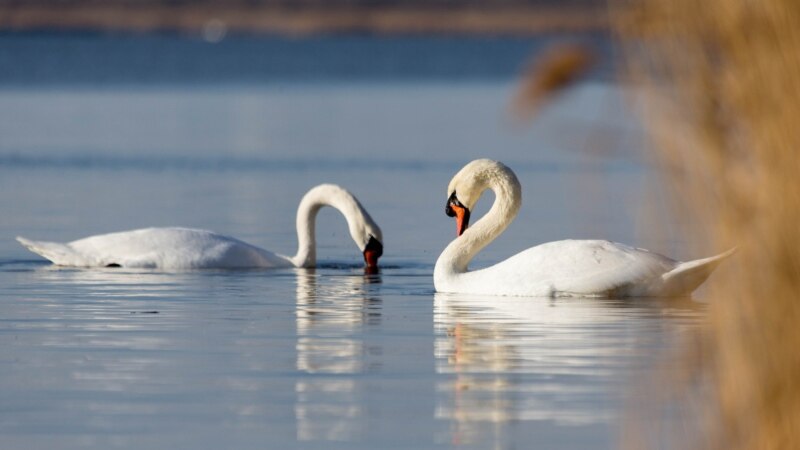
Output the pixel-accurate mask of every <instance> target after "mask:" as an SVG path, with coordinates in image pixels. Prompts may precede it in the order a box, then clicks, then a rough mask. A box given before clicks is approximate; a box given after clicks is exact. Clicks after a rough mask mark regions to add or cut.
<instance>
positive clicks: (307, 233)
mask: <svg viewBox="0 0 800 450" xmlns="http://www.w3.org/2000/svg"><path fill="white" fill-rule="evenodd" d="M323 206H332V207H333V208H336V209H337V210H338V211H339V212H341V213H342V215H343V216H344V218H345V219H346V220H347V225H348V227H349V228H350V229H351V230H352V229H354V227H360V226H361V224H362V223H363V222H364V220H365V219H364V216H365V215H366V212H365V211H364V209H363V207H362V206H361V205H360V204H359V203H358V200H356V199H355V197H353V196H352V195H351V194H350V193H349V192H347V191H345V190H344V189H342V188H340V187H338V186H335V185H321V186H317V187H315V188H313V189H311V190H310V191H308V193H307V194H306V195H305V196H303V199H302V200H301V201H300V206H298V208H297V254H296V255H295V256H293V257H291V258H290V260H291V262H292V264H294V265H295V267H314V265H316V263H317V240H316V233H315V230H316V221H317V213H319V210H320V209H322V207H323ZM362 250H363V249H362Z"/></svg>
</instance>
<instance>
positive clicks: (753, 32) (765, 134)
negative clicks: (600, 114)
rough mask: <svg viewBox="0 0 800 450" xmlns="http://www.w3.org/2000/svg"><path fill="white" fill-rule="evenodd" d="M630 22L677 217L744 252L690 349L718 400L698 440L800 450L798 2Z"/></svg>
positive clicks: (630, 41) (714, 8) (664, 10)
mask: <svg viewBox="0 0 800 450" xmlns="http://www.w3.org/2000/svg"><path fill="white" fill-rule="evenodd" d="M620 11H621V12H622V13H623V14H621V15H620V16H619V20H618V22H617V25H618V30H619V32H620V34H621V35H622V37H623V39H624V41H625V42H626V43H627V45H628V46H629V48H630V49H631V51H630V52H629V55H630V56H631V57H630V62H631V68H632V71H631V73H632V75H633V82H634V83H641V84H642V85H644V87H645V88H646V89H645V90H646V92H647V94H646V96H647V98H648V101H646V103H645V108H647V109H649V110H651V111H652V110H655V111H657V112H656V113H655V114H653V115H651V116H650V118H651V119H653V120H651V121H650V125H651V126H652V130H653V131H654V133H653V134H654V136H655V138H656V139H655V142H656V145H657V147H658V150H659V152H658V154H659V158H660V161H661V162H662V167H663V168H664V171H665V172H666V175H667V179H668V180H671V181H672V183H673V187H674V188H675V189H674V192H675V193H676V200H677V202H676V203H678V204H680V206H681V208H682V209H681V210H680V211H678V213H682V214H692V215H693V216H695V217H699V218H700V223H701V224H702V225H704V227H705V229H704V230H703V231H704V232H705V234H703V235H704V236H706V237H708V238H709V239H710V240H712V241H713V243H714V246H715V247H718V248H727V247H729V246H731V245H733V244H735V245H737V246H738V247H739V252H738V254H737V255H736V257H735V258H734V259H733V260H732V261H731V262H732V263H733V264H732V265H731V266H730V267H729V268H728V270H723V271H721V272H720V275H723V276H724V275H727V278H725V279H723V280H719V279H718V280H717V283H716V284H715V285H714V287H713V289H712V291H711V293H710V307H709V326H708V330H707V333H706V334H705V336H704V339H702V340H700V341H699V343H698V344H697V346H696V347H695V348H693V349H692V353H693V354H694V355H700V356H701V357H700V358H695V359H694V360H693V362H691V363H690V365H693V368H694V369H698V373H699V374H700V375H701V376H708V377H710V384H711V387H712V389H713V394H712V395H707V396H706V397H705V400H707V401H708V402H709V403H707V404H706V405H705V406H704V408H705V411H704V412H705V413H706V415H705V417H704V419H705V421H704V422H703V425H704V426H703V430H702V431H701V433H702V435H698V436H693V437H692V439H694V440H695V442H694V443H695V446H699V447H702V448H709V447H713V448H725V449H790V448H800V235H799V234H798V230H799V229H800V154H798V152H800V2H798V1H797V0H758V1H751V0H707V1H705V2H702V3H700V2H696V1H694V0H647V1H643V2H639V3H637V4H635V5H622V7H621V9H620ZM686 392H689V390H687V391H686ZM673 438H674V436H673ZM673 440H674V439H673ZM629 444H630V443H629ZM640 445H641V443H635V444H631V446H633V447H635V448H641V447H640Z"/></svg>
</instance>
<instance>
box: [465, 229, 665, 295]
mask: <svg viewBox="0 0 800 450" xmlns="http://www.w3.org/2000/svg"><path fill="white" fill-rule="evenodd" d="M677 264H678V262H677V261H675V260H673V259H670V258H667V257H665V256H662V255H659V254H656V253H652V252H649V251H647V250H643V249H639V248H634V247H630V246H627V245H623V244H618V243H615V242H610V241H603V240H564V241H556V242H548V243H546V244H542V245H538V246H536V247H532V248H529V249H528V250H525V251H523V252H520V253H518V254H516V255H514V256H512V257H510V258H508V259H507V260H505V261H502V262H500V263H498V264H496V265H494V266H491V267H488V268H485V269H480V270H475V271H471V272H466V273H464V274H461V275H460V278H462V280H461V281H460V282H461V283H466V284H469V286H470V288H469V289H470V290H469V292H474V293H486V294H493V295H518V296H546V297H558V296H603V297H617V296H647V295H657V294H655V293H654V291H655V290H657V289H658V287H659V286H660V284H661V283H662V281H661V277H662V275H663V274H665V273H667V272H669V271H671V270H672V269H674V268H675V267H676V266H677Z"/></svg>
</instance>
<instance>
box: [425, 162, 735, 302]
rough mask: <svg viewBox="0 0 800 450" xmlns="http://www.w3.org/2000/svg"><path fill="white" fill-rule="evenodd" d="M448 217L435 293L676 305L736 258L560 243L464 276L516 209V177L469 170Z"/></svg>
mask: <svg viewBox="0 0 800 450" xmlns="http://www.w3.org/2000/svg"><path fill="white" fill-rule="evenodd" d="M486 189H491V190H493V191H494V193H495V196H496V199H495V202H494V205H492V208H491V209H490V210H489V212H488V213H487V214H486V216H484V217H483V218H481V220H479V221H478V222H476V223H475V224H474V225H473V226H471V227H469V215H470V211H471V210H472V208H473V207H474V206H475V203H477V201H478V198H480V196H481V194H482V193H483V192H484V191H485V190H486ZM447 194H448V195H449V198H448V201H447V206H446V207H445V212H446V213H447V215H448V216H451V217H453V216H455V217H456V224H457V225H456V226H457V233H458V237H457V238H456V239H455V240H454V241H453V242H451V243H450V245H448V246H447V248H445V250H444V251H443V252H442V254H441V255H440V256H439V259H438V260H437V261H436V267H435V268H434V272H433V283H434V286H435V287H436V291H437V292H446V293H462V294H484V295H504V296H530V297H559V296H595V297H674V296H682V295H688V294H690V293H691V292H692V291H693V290H694V289H696V288H697V287H698V286H700V284H702V283H703V281H705V279H706V278H707V277H708V276H709V275H710V274H711V272H712V271H713V270H714V268H715V267H716V266H717V264H718V263H719V262H720V261H721V260H722V259H724V258H725V257H727V256H729V255H730V254H731V253H732V252H733V250H730V251H728V252H726V253H723V254H721V255H717V256H713V257H710V258H705V259H698V260H695V261H689V262H680V261H675V260H673V259H670V258H667V257H666V256H662V255H659V254H657V253H652V252H650V251H647V250H643V249H639V248H634V247H629V246H627V245H623V244H618V243H615V242H609V241H600V240H565V241H556V242H549V243H546V244H542V245H538V246H536V247H532V248H529V249H528V250H525V251H523V252H521V253H518V254H516V255H514V256H512V257H510V258H508V259H507V260H505V261H502V262H500V263H497V264H495V265H493V266H491V267H487V268H485V269H480V270H474V271H468V269H467V266H468V265H469V262H470V261H471V260H472V258H473V257H474V256H475V255H476V254H477V253H478V252H480V251H481V249H483V248H484V247H485V246H486V245H488V244H489V243H490V242H492V241H493V240H494V239H495V238H496V237H497V236H499V235H500V234H501V233H502V232H503V231H504V230H505V229H506V227H507V226H508V225H509V224H510V223H511V221H512V220H513V219H514V217H515V216H516V215H517V212H518V211H519V208H520V203H521V197H522V194H521V187H520V184H519V181H518V180H517V177H516V175H514V172H512V171H511V169H509V168H508V167H506V166H505V165H503V164H502V163H499V162H497V161H491V160H488V159H479V160H475V161H472V162H471V163H469V164H467V165H466V166H465V167H464V168H463V169H461V171H459V172H458V173H457V174H456V176H455V177H453V179H452V180H451V181H450V185H449V186H448V188H447Z"/></svg>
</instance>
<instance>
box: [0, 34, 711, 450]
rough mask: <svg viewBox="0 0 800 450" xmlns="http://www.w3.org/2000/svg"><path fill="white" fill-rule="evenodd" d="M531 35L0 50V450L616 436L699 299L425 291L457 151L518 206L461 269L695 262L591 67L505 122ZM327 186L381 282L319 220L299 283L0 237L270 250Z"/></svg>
mask: <svg viewBox="0 0 800 450" xmlns="http://www.w3.org/2000/svg"><path fill="white" fill-rule="evenodd" d="M554 39H557V37H546V38H540V39H474V38H470V39H467V38H460V39H456V38H418V37H406V38H391V39H389V38H375V37H327V38H313V39H295V40H287V39H279V38H265V37H261V38H259V37H247V36H241V37H229V38H227V39H225V40H223V41H222V42H221V43H219V44H209V43H206V42H204V41H202V40H201V39H198V38H194V37H191V36H188V37H187V36H172V35H156V36H130V35H120V36H107V35H92V34H57V33H50V34H0V67H2V70H0V212H1V213H2V219H0V308H2V313H0V447H2V448H3V449H53V448H97V449H107V448H131V449H133V448H136V449H142V448H187V449H188V448H192V449H196V448H209V449H215V448H237V449H249V448H326V449H327V448H343V449H354V448H363V449H374V448H481V449H483V448H548V449H557V448H613V447H614V446H615V445H616V444H617V442H618V436H619V433H620V430H621V427H622V425H623V423H622V417H623V416H624V414H625V404H626V402H628V400H630V397H631V393H630V390H629V388H630V387H631V386H635V385H637V384H638V383H639V382H640V381H641V380H643V379H646V378H647V373H648V367H651V366H652V365H653V364H654V363H655V362H656V361H657V360H658V358H659V357H660V356H661V355H663V354H664V353H665V352H668V351H670V350H671V349H673V348H674V344H675V343H676V342H679V341H680V340H681V339H682V337H683V336H684V335H685V334H686V332H687V330H690V329H692V328H694V327H695V326H696V325H697V323H698V321H699V319H700V317H701V316H702V313H703V305H702V304H701V303H698V302H695V301H691V300H680V301H675V300H672V301H655V300H596V299H559V300H550V299H503V298H485V297H470V296H453V295H437V294H435V293H434V290H433V283H432V277H431V274H432V270H433V265H434V262H435V260H436V257H437V256H438V254H439V252H440V251H441V250H442V249H443V248H444V247H445V245H446V244H447V243H448V242H449V241H450V240H451V239H453V237H454V235H455V224H454V223H453V221H452V219H450V218H448V217H446V216H445V215H444V212H443V209H444V203H445V200H446V197H447V196H446V193H445V189H446V187H447V182H448V181H449V180H450V178H451V177H452V175H453V174H454V173H455V172H456V171H457V170H458V169H459V168H460V167H461V166H463V165H464V164H465V163H467V162H468V161H470V160H472V159H474V158H478V157H490V158H494V159H499V160H502V161H504V162H506V164H508V165H509V166H510V167H512V168H513V169H514V170H515V171H516V173H517V175H518V176H519V178H520V181H521V182H522V184H523V194H524V202H523V210H522V212H521V213H520V215H519V216H518V218H517V220H516V222H515V223H514V224H513V225H512V226H511V227H510V228H509V229H508V230H507V232H506V233H505V234H504V235H503V236H501V237H500V238H499V239H498V240H497V241H496V242H495V243H493V244H492V245H491V246H489V247H488V248H487V249H486V250H485V251H484V252H483V253H481V254H480V255H479V257H478V259H477V260H476V263H475V264H474V267H480V266H482V265H486V264H491V263H492V262H494V261H497V260H500V259H502V258H506V257H508V256H510V255H512V254H513V253H515V252H517V251H519V250H522V249H524V248H527V247H529V246H532V245H535V244H536V243H540V242H544V241H548V240H555V239H563V238H570V237H574V238H608V239H612V240H617V241H621V242H625V243H629V244H634V245H639V246H644V247H648V248H651V249H653V250H656V251H659V252H662V253H665V254H669V255H673V256H676V257H691V256H699V255H690V254H686V250H685V248H686V245H685V244H686V242H684V241H683V240H682V239H681V238H680V237H679V236H676V235H675V233H674V232H673V231H672V230H673V229H674V228H675V225H679V223H677V221H675V220H674V219H670V218H669V215H668V213H667V212H666V206H665V204H664V202H663V201H662V200H661V197H660V196H659V195H658V188H657V187H654V186H653V184H652V183H651V181H652V180H653V178H654V172H653V170H652V169H651V168H650V167H649V165H648V163H647V158H646V157H645V156H644V155H642V154H641V152H640V150H639V149H640V144H639V143H640V134H641V133H640V125H639V124H638V123H637V121H636V120H635V118H634V115H632V114H631V113H630V112H628V111H627V109H626V107H625V98H624V95H623V93H622V92H621V88H620V87H619V86H617V85H615V84H614V83H613V82H611V81H610V78H609V76H608V73H609V72H610V69H609V68H608V67H605V66H601V67H600V68H599V69H598V70H597V71H596V72H595V73H594V74H593V75H592V76H591V77H590V78H589V79H588V80H587V81H586V82H584V83H583V84H581V85H579V86H577V87H576V88H575V89H573V90H571V91H568V92H566V93H564V94H563V95H561V96H559V97H558V98H557V99H556V101H555V102H554V103H553V104H551V105H549V106H548V108H547V109H546V110H545V111H544V112H543V113H542V114H541V116H539V117H538V118H537V120H536V121H535V122H529V123H520V122H515V121H514V120H512V118H511V116H510V114H509V105H510V103H511V101H512V99H513V96H514V92H515V89H516V82H517V79H516V77H517V74H518V73H519V72H520V71H521V70H522V69H523V68H524V67H525V65H526V64H527V61H528V60H529V59H530V58H531V55H532V54H534V53H535V52H536V51H537V50H538V49H540V48H541V47H542V46H543V45H545V44H547V42H549V41H550V40H554ZM591 42H592V43H594V44H595V45H597V46H598V47H597V48H598V49H599V51H600V52H601V53H602V54H604V55H608V54H610V53H611V49H610V45H609V44H608V43H607V42H606V41H604V40H603V39H602V38H598V37H594V38H592V40H591ZM322 182H333V183H338V184H341V185H343V186H345V187H347V188H348V189H349V190H350V191H351V192H353V193H354V194H355V195H356V196H357V197H358V198H359V199H360V200H361V202H362V203H363V204H364V206H365V207H366V208H367V209H368V210H369V211H370V213H371V214H372V216H373V218H374V219H375V220H376V221H377V222H378V223H379V224H380V225H381V227H382V228H383V231H384V236H385V242H384V244H385V254H384V257H383V258H382V260H381V263H382V265H383V269H382V271H381V273H380V274H377V275H364V274H363V270H362V269H361V256H360V254H359V252H358V250H357V249H356V248H355V246H354V245H353V243H352V242H351V241H350V239H349V237H348V233H347V229H346V225H345V223H344V220H343V219H342V218H341V217H340V216H339V215H338V214H337V213H336V212H335V211H333V210H330V209H326V210H323V211H322V212H321V213H320V217H319V219H318V221H317V226H318V229H317V234H318V237H319V245H320V249H319V252H318V254H319V257H320V259H321V267H320V268H318V269H316V270H279V271H194V272H180V273H163V272H153V271H132V270H125V269H101V270H80V269H66V268H57V267H53V266H51V265H50V264H49V263H47V262H46V261H44V260H42V259H40V258H38V257H37V256H36V255H33V254H31V253H28V252H27V251H26V250H25V249H24V248H22V247H21V246H19V245H18V244H17V243H16V242H15V241H14V240H13V238H14V237H15V236H17V235H22V236H26V237H29V238H33V239H43V240H56V241H68V240H73V239H77V238H81V237H85V236H88V235H91V234H97V233H103V232H109V231H119V230H125V229H132V228H137V227H146V226H169V225H181V226H190V227H197V228H207V229H212V230H215V231H218V232H222V233H225V234H230V235H233V236H237V237H239V238H241V239H243V240H246V241H248V242H251V243H253V244H256V245H259V246H262V247H265V248H268V249H270V250H273V251H277V252H280V253H284V254H292V253H294V250H295V245H296V238H295V232H294V220H295V217H294V214H295V211H296V207H297V204H298V202H299V199H300V198H301V197H302V195H303V194H304V193H305V191H307V190H308V189H309V188H311V187H313V186H314V185H316V184H319V183H322ZM491 200H492V198H491V195H489V196H488V198H485V199H483V200H482V201H481V202H480V203H479V205H478V208H477V209H478V211H476V217H477V216H478V215H480V214H481V213H482V212H485V211H486V210H488V207H489V205H490V204H491Z"/></svg>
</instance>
